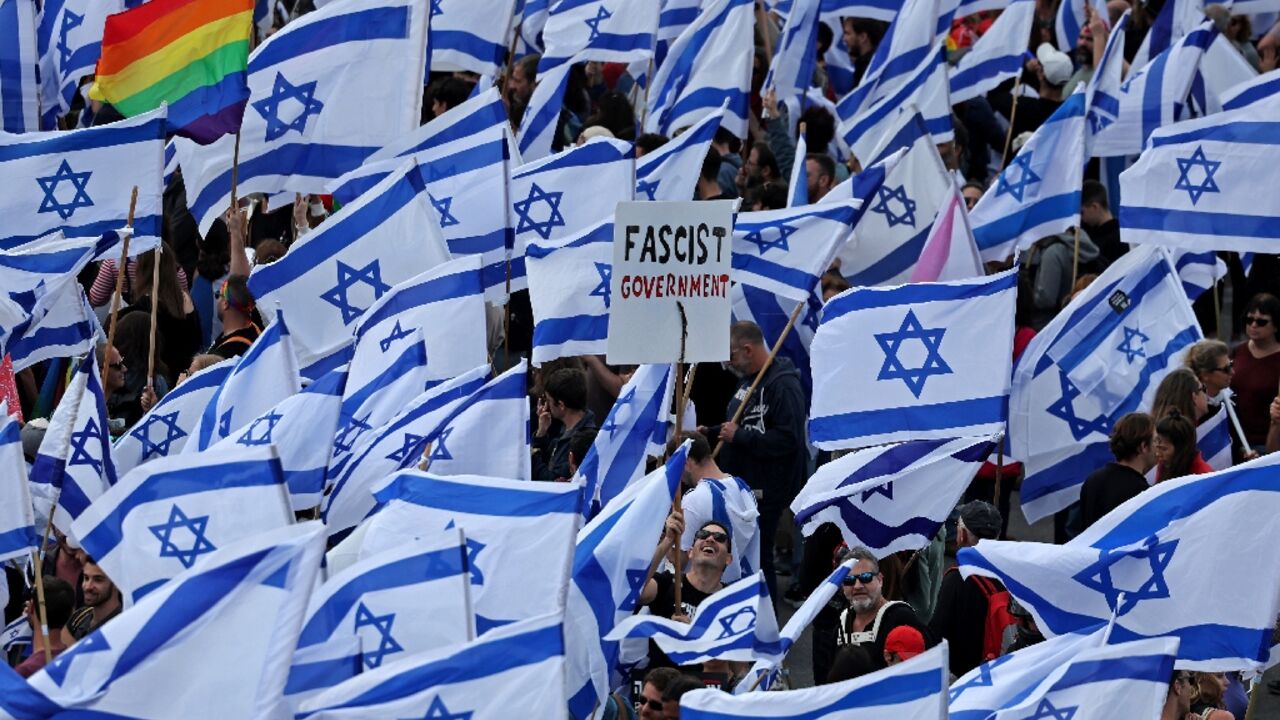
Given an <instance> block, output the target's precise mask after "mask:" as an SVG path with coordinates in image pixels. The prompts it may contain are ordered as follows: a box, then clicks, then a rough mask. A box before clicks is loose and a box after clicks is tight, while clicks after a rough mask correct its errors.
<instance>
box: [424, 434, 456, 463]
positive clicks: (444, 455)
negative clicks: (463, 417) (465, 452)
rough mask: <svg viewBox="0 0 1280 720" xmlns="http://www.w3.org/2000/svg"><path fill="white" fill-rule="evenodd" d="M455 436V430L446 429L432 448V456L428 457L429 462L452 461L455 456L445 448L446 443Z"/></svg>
mask: <svg viewBox="0 0 1280 720" xmlns="http://www.w3.org/2000/svg"><path fill="white" fill-rule="evenodd" d="M452 434H453V428H445V429H444V430H442V431H441V432H440V435H439V436H438V437H436V441H435V444H434V445H432V447H431V455H429V456H428V457H427V462H429V463H431V462H435V461H436V460H452V459H453V455H452V454H451V453H450V452H449V448H447V447H445V446H444V441H445V440H448V439H449V436H450V435H452Z"/></svg>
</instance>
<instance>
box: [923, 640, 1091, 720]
mask: <svg viewBox="0 0 1280 720" xmlns="http://www.w3.org/2000/svg"><path fill="white" fill-rule="evenodd" d="M1106 634H1107V629H1106V626H1105V625H1096V626H1093V627H1090V628H1088V629H1087V630H1086V631H1084V632H1081V633H1067V634H1064V635H1058V636H1057V637H1051V638H1049V639H1047V640H1045V641H1044V642H1040V643H1036V644H1035V645H1029V646H1027V647H1024V648H1022V649H1020V650H1016V651H1014V652H1011V653H1008V654H1006V655H1001V656H1000V657H998V658H996V659H994V660H991V661H989V662H986V663H983V664H982V665H979V666H978V667H976V668H974V669H973V670H971V671H969V672H968V673H965V675H964V676H963V677H960V678H957V679H956V681H955V682H953V683H951V689H950V691H948V693H947V695H948V698H949V706H948V717H950V718H952V720H987V718H989V717H991V714H992V713H994V712H996V711H997V710H1000V709H1001V708H1005V707H1011V706H1013V705H1016V704H1017V703H1019V702H1021V701H1022V700H1023V699H1025V698H1026V697H1027V696H1028V695H1030V694H1031V693H1032V692H1033V691H1035V689H1036V688H1037V687H1039V686H1040V684H1041V683H1042V682H1044V680H1045V678H1047V677H1049V676H1050V675H1051V674H1053V673H1054V672H1056V671H1057V670H1058V669H1059V668H1062V667H1064V666H1065V665H1067V664H1068V663H1069V662H1071V660H1073V659H1074V658H1076V657H1079V656H1080V655H1081V654H1082V653H1086V652H1088V651H1090V650H1092V649H1095V648H1099V647H1102V646H1104V645H1105V644H1106Z"/></svg>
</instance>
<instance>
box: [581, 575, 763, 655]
mask: <svg viewBox="0 0 1280 720" xmlns="http://www.w3.org/2000/svg"><path fill="white" fill-rule="evenodd" d="M627 638H649V639H651V640H653V641H654V642H655V643H657V645H658V647H659V648H661V649H662V651H663V652H664V653H666V654H667V657H668V658H670V659H671V662H673V663H675V664H676V665H690V664H693V663H702V662H706V661H708V660H755V659H758V658H769V659H772V660H774V661H776V660H778V659H779V658H781V656H782V650H781V648H782V643H781V641H780V640H779V639H778V619H777V618H776V617H775V616H774V614H773V600H771V599H770V598H769V586H768V584H766V583H765V580H764V573H762V572H757V573H755V574H753V575H750V576H748V577H745V578H742V579H741V580H739V581H737V582H735V583H733V584H731V585H728V586H726V587H724V588H721V589H720V590H717V591H716V592H715V594H713V595H712V596H711V597H708V598H707V599H705V600H703V601H702V602H701V603H700V604H699V605H698V608H697V610H696V611H695V612H694V615H693V617H692V618H690V620H689V622H681V621H679V620H672V619H670V618H663V617H654V616H652V615H636V616H634V617H630V618H627V619H626V620H623V621H622V622H620V623H618V624H617V626H615V627H614V628H613V630H612V631H610V632H609V634H608V635H605V636H604V639H605V640H613V641H620V640H624V639H627Z"/></svg>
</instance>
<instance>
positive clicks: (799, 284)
mask: <svg viewBox="0 0 1280 720" xmlns="http://www.w3.org/2000/svg"><path fill="white" fill-rule="evenodd" d="M797 161H798V162H799V163H800V164H801V165H803V164H804V161H803V160H802V159H798V160H797ZM866 207H867V206H866V204H865V203H861V202H858V201H856V200H848V201H844V202H839V203H822V204H819V205H805V206H802V207H798V208H787V209H784V210H763V211H760V212H746V213H739V214H738V216H737V217H736V218H735V219H734V223H733V279H734V280H736V281H737V282H740V283H744V284H747V285H752V286H754V287H758V288H760V289H762V290H768V291H769V292H772V293H775V294H777V295H781V296H782V297H785V298H789V299H791V300H794V301H796V302H804V301H805V299H806V298H808V297H809V293H811V292H813V289H814V288H815V287H817V286H818V281H819V280H820V279H821V278H822V274H823V273H824V272H826V271H827V268H829V267H830V266H831V259H832V258H833V257H834V256H835V253H836V250H837V249H839V248H840V247H841V246H843V245H844V244H845V242H846V241H848V239H849V237H850V235H852V233H853V226H854V224H855V223H857V222H858V218H859V217H860V216H861V215H863V211H864V210H865V208H866Z"/></svg>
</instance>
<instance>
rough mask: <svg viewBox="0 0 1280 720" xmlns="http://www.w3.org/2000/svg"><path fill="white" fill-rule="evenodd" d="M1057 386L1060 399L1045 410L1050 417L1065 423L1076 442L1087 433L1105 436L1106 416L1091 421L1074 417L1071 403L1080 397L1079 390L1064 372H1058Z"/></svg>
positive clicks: (1074, 413) (1099, 416)
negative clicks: (1060, 390) (1060, 394)
mask: <svg viewBox="0 0 1280 720" xmlns="http://www.w3.org/2000/svg"><path fill="white" fill-rule="evenodd" d="M1058 384H1059V387H1061V388H1062V397H1060V398H1058V400H1057V401H1056V402H1054V403H1053V404H1052V405H1050V406H1049V407H1047V408H1045V410H1046V411H1047V412H1048V413H1049V414H1050V415H1052V416H1054V417H1056V418H1058V419H1059V420H1061V421H1063V422H1065V423H1066V424H1067V427H1069V428H1071V437H1073V438H1075V439H1076V440H1083V439H1085V437H1087V436H1088V435H1089V433H1095V432H1096V433H1099V434H1101V435H1106V434H1107V416H1105V415H1098V416H1097V417H1095V418H1094V419H1092V420H1085V419H1083V418H1079V417H1077V416H1076V410H1075V408H1074V407H1072V405H1071V401H1073V400H1075V399H1076V398H1078V397H1080V390H1079V389H1078V388H1076V386H1075V385H1074V384H1073V383H1072V382H1071V378H1069V377H1067V374H1066V373H1065V372H1062V371H1061V370H1059V371H1058Z"/></svg>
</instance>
